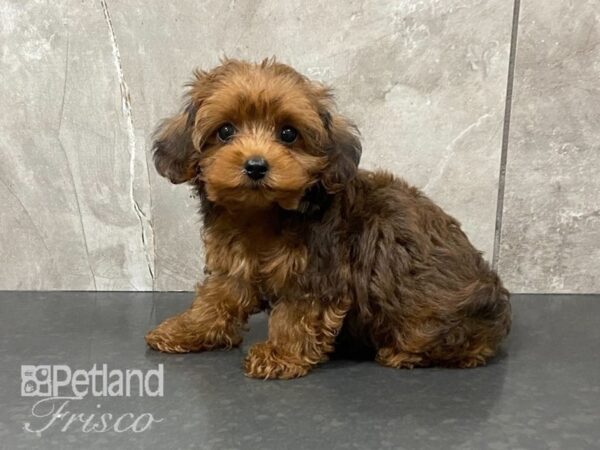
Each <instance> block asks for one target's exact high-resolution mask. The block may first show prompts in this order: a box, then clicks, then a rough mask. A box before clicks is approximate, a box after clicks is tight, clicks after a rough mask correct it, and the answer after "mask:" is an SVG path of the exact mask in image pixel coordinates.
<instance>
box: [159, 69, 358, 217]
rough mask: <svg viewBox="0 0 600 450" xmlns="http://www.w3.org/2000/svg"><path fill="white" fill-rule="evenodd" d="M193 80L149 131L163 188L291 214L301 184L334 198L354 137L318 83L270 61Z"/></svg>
mask: <svg viewBox="0 0 600 450" xmlns="http://www.w3.org/2000/svg"><path fill="white" fill-rule="evenodd" d="M194 75H195V77H194V80H193V81H192V82H191V83H190V84H189V85H188V87H189V90H188V91H187V93H186V105H185V107H184V109H183V111H182V112H181V113H179V114H178V115H176V116H175V117H172V118H170V119H167V120H165V121H163V122H162V123H161V124H160V125H159V127H158V129H157V131H156V133H155V142H154V148H153V151H154V161H155V165H156V168H157V170H158V172H159V173H160V174H161V175H163V176H165V177H167V178H169V179H170V180H171V181H172V182H173V183H182V182H185V181H190V182H193V183H196V184H199V185H200V186H201V187H202V188H203V189H204V192H205V194H206V197H207V199H208V200H209V201H212V202H215V203H218V204H222V205H224V206H227V207H230V208H232V209H240V208H254V209H262V208H269V207H271V206H274V205H279V206H280V207H282V208H285V209H297V208H298V207H299V205H300V201H301V199H302V197H303V196H304V194H305V192H306V191H307V189H309V188H310V187H312V186H314V185H316V184H318V183H320V184H321V185H322V187H323V188H324V189H325V190H326V191H327V192H329V193H335V192H338V191H340V190H342V189H343V188H344V186H345V184H346V183H347V182H348V181H349V180H350V179H351V178H352V177H354V175H355V173H356V170H357V166H358V162H359V159H360V155H361V145H360V141H359V139H358V132H357V130H356V128H355V127H354V126H353V125H352V124H351V123H350V122H348V121H347V120H346V119H344V118H343V117H341V116H340V115H338V114H337V113H336V112H335V110H334V103H333V98H332V95H331V92H330V91H329V90H328V89H327V88H325V87H324V86H322V85H320V84H318V83H315V82H311V81H309V80H308V79H307V78H305V77H304V76H302V75H300V74H299V73H297V72H296V71H294V70H293V69H292V68H290V67H289V66H286V65H284V64H279V63H276V62H275V61H274V60H265V61H263V62H262V63H260V64H251V63H246V62H241V61H236V60H226V61H224V62H223V64H222V65H220V66H218V67H217V68H215V69H213V70H212V71H210V72H199V71H197V72H195V74H194Z"/></svg>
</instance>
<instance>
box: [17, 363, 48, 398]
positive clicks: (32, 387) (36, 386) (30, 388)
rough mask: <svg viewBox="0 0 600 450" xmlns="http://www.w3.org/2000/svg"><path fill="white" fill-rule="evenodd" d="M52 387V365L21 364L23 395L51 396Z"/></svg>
mask: <svg viewBox="0 0 600 450" xmlns="http://www.w3.org/2000/svg"><path fill="white" fill-rule="evenodd" d="M51 387H52V380H51V376H50V366H21V395H22V396H24V397H49V396H50V394H51V391H52V389H51Z"/></svg>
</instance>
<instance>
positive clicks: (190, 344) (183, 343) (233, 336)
mask: <svg viewBox="0 0 600 450" xmlns="http://www.w3.org/2000/svg"><path fill="white" fill-rule="evenodd" d="M145 339H146V343H147V344H148V345H149V346H150V347H151V348H153V349H154V350H159V351H161V352H166V353H189V352H202V351H206V350H214V349H217V348H225V349H230V348H233V347H237V346H238V345H239V344H240V343H241V342H242V338H241V336H239V335H238V334H237V333H236V332H235V330H234V329H233V328H232V327H228V326H227V324H224V325H222V326H217V324H212V326H210V327H207V326H205V325H203V324H202V323H194V322H190V321H189V320H187V318H186V317H185V313H184V314H182V315H179V316H175V317H171V318H169V319H167V320H165V321H164V322H163V323H161V324H160V325H159V326H157V327H156V328H155V329H154V330H152V331H150V332H149V333H148V334H147V335H146V337H145Z"/></svg>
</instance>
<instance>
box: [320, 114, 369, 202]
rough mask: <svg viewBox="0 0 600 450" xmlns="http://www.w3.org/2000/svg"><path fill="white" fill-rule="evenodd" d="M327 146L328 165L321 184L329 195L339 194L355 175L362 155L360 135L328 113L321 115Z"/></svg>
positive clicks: (334, 115)
mask: <svg viewBox="0 0 600 450" xmlns="http://www.w3.org/2000/svg"><path fill="white" fill-rule="evenodd" d="M321 120H322V121H323V126H324V127H325V129H326V130H327V133H328V139H329V144H328V146H327V148H326V151H327V156H328V163H327V167H326V168H325V171H324V172H323V175H322V176H321V183H322V184H323V186H324V187H325V190H326V191H327V192H329V193H335V192H339V191H341V190H342V189H344V186H345V185H346V183H348V181H350V180H351V179H352V178H354V176H355V175H356V172H357V169H358V163H359V162H360V157H361V154H362V145H361V143H360V138H359V136H360V133H359V131H358V128H356V125H354V124H353V123H352V122H350V121H349V120H347V119H346V118H344V117H342V116H340V115H339V114H332V113H330V112H328V111H326V112H323V113H321Z"/></svg>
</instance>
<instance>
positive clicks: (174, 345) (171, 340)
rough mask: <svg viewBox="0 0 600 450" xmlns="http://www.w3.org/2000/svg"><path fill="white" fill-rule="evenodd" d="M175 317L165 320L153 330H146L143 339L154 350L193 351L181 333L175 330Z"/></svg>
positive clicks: (170, 351) (167, 351) (171, 351)
mask: <svg viewBox="0 0 600 450" xmlns="http://www.w3.org/2000/svg"><path fill="white" fill-rule="evenodd" d="M175 319H176V318H175V317H172V318H170V319H167V320H165V321H164V322H163V323H161V324H160V325H159V326H157V327H156V328H155V329H154V330H152V331H150V332H148V333H147V334H146V336H145V337H144V339H145V340H146V344H148V346H149V347H150V348H152V349H154V350H158V351H161V352H165V353H188V352H191V351H194V350H193V349H192V348H191V346H190V345H189V340H186V339H185V338H184V337H183V336H182V335H181V333H177V332H175V326H174V325H175Z"/></svg>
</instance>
